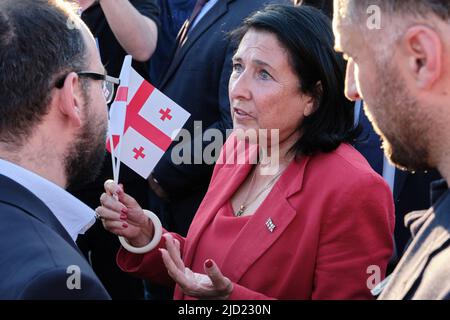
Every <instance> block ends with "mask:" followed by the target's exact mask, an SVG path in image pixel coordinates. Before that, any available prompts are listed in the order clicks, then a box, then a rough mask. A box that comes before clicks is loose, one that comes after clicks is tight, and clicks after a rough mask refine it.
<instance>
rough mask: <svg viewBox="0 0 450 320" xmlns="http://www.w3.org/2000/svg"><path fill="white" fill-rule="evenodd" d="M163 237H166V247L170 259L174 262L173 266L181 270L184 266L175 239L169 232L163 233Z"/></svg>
mask: <svg viewBox="0 0 450 320" xmlns="http://www.w3.org/2000/svg"><path fill="white" fill-rule="evenodd" d="M163 237H164V238H165V239H166V248H167V251H168V252H169V255H170V257H171V258H172V261H173V262H174V264H175V266H176V267H177V268H178V269H179V270H180V271H182V272H183V271H184V268H185V266H184V262H183V260H182V259H181V255H180V247H179V245H178V247H177V245H176V243H175V239H174V238H173V237H172V235H171V234H170V233H166V234H164V235H163Z"/></svg>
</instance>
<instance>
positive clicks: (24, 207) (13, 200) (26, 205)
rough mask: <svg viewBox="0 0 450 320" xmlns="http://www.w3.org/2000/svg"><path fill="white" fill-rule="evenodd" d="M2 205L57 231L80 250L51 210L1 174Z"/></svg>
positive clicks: (29, 192) (0, 197) (30, 193)
mask: <svg viewBox="0 0 450 320" xmlns="http://www.w3.org/2000/svg"><path fill="white" fill-rule="evenodd" d="M0 203H4V204H7V205H10V206H13V207H16V208H18V209H19V210H21V211H22V212H24V213H25V214H27V215H29V216H30V217H32V218H33V219H36V220H39V221H40V222H41V223H43V224H45V225H47V226H49V227H50V228H52V229H53V230H55V231H56V232H57V233H58V234H59V235H60V236H61V237H62V238H64V239H65V240H66V241H67V242H68V243H69V244H70V245H71V246H72V247H74V248H76V249H77V250H78V247H76V245H75V243H74V241H73V240H72V238H71V237H70V235H69V234H68V233H67V231H66V229H64V227H63V226H62V225H61V223H60V222H59V221H58V219H56V217H55V216H54V215H53V213H52V212H51V210H50V209H49V208H48V207H47V206H46V205H45V203H44V202H42V201H41V200H40V199H39V198H38V197H36V196H35V195H34V194H33V193H32V192H31V191H30V190H28V189H26V188H25V187H23V186H22V185H21V184H19V183H17V182H15V181H14V180H12V179H10V178H8V177H6V176H4V175H1V174H0Z"/></svg>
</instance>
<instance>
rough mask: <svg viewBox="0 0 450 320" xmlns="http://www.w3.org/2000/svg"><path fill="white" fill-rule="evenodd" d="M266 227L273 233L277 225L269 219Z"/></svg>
mask: <svg viewBox="0 0 450 320" xmlns="http://www.w3.org/2000/svg"><path fill="white" fill-rule="evenodd" d="M266 227H267V229H269V231H270V232H273V229H275V227H276V225H275V224H274V223H273V221H272V219H271V218H269V219H267V221H266Z"/></svg>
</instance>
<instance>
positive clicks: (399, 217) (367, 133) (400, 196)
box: [355, 109, 441, 264]
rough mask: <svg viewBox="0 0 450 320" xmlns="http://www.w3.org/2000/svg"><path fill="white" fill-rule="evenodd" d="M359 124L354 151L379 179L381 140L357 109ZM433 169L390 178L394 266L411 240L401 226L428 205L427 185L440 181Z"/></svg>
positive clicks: (381, 151) (397, 171)
mask: <svg viewBox="0 0 450 320" xmlns="http://www.w3.org/2000/svg"><path fill="white" fill-rule="evenodd" d="M359 119H360V120H359V123H360V124H361V125H362V129H363V131H362V133H361V135H360V138H359V141H358V142H357V143H356V144H355V148H356V149H357V150H358V151H359V152H361V154H362V155H363V156H364V157H365V158H366V159H367V161H368V162H369V163H370V165H371V166H372V168H373V169H374V170H375V171H376V172H377V173H378V174H380V175H381V176H382V175H383V159H384V153H383V149H381V138H380V136H379V135H378V134H377V133H376V132H375V131H374V129H373V127H372V124H371V123H370V121H369V120H368V119H367V116H366V115H365V112H364V111H363V110H362V109H361V111H360V118H359ZM440 178H441V177H440V175H439V173H438V172H437V171H436V170H430V171H428V172H415V173H411V172H407V171H402V170H399V169H396V170H395V178H394V190H393V194H394V202H395V221H396V222H395V234H394V237H395V244H396V252H397V254H396V256H395V257H394V258H393V261H392V263H393V264H396V263H397V262H398V259H399V257H400V256H401V254H402V253H403V251H404V249H405V247H406V245H407V243H408V242H409V241H410V239H411V233H410V231H409V229H408V228H407V227H406V226H405V221H404V219H405V216H406V214H407V213H409V212H411V211H415V210H423V209H426V208H428V207H429V206H430V192H429V188H430V184H431V182H433V181H435V180H438V179H440Z"/></svg>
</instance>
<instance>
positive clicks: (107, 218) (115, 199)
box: [95, 180, 153, 247]
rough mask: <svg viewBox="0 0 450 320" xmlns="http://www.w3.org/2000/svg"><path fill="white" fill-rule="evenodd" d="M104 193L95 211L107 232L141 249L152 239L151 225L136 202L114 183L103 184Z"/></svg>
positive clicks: (109, 181)
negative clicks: (99, 205)
mask: <svg viewBox="0 0 450 320" xmlns="http://www.w3.org/2000/svg"><path fill="white" fill-rule="evenodd" d="M105 191H106V192H105V193H103V194H102V195H101V197H100V203H101V207H98V208H97V209H95V211H96V212H97V214H98V215H99V216H100V219H101V220H102V223H103V226H104V227H105V229H106V230H108V231H109V232H112V233H114V234H116V235H118V236H122V237H124V238H126V239H127V241H128V242H129V243H130V244H131V245H132V246H135V247H143V246H145V245H146V244H148V243H149V242H150V240H151V239H152V237H153V224H152V222H151V221H150V220H149V219H148V217H147V216H146V215H145V214H144V212H143V210H142V208H141V207H140V206H139V204H138V203H137V202H136V200H135V199H134V198H133V197H131V196H129V195H128V194H126V193H125V192H124V191H123V186H122V185H120V186H118V185H117V184H116V183H114V181H112V180H107V181H106V182H105Z"/></svg>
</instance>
